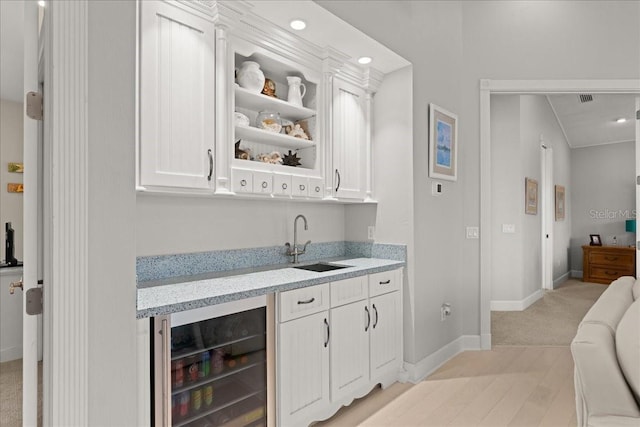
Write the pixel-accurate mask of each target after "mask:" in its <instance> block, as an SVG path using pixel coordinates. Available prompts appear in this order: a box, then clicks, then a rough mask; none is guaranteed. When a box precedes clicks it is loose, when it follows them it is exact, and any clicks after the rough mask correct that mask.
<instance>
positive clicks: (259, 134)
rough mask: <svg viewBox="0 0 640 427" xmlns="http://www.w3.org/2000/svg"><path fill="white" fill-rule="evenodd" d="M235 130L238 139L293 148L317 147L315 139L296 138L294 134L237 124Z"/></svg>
mask: <svg viewBox="0 0 640 427" xmlns="http://www.w3.org/2000/svg"><path fill="white" fill-rule="evenodd" d="M235 131H236V140H238V139H246V140H248V141H253V142H259V143H261V144H268V145H273V146H276V147H282V148H287V149H292V150H297V149H299V148H309V147H315V145H316V143H315V142H314V141H309V140H306V139H301V138H294V137H293V136H289V135H285V134H282V133H275V132H269V131H266V130H262V129H258V128H255V127H251V126H236V127H235Z"/></svg>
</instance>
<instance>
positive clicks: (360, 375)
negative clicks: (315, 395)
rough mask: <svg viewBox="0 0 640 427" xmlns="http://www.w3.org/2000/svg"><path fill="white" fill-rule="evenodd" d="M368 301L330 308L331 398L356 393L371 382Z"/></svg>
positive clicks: (370, 322)
mask: <svg viewBox="0 0 640 427" xmlns="http://www.w3.org/2000/svg"><path fill="white" fill-rule="evenodd" d="M371 325H372V319H371V311H370V308H369V305H368V301H367V300H364V301H359V302H355V303H352V304H347V305H343V306H342V307H337V308H332V309H331V326H332V337H331V351H330V354H331V401H332V402H336V401H339V400H340V399H342V398H345V397H350V396H353V395H354V392H355V391H357V390H358V389H359V388H360V387H363V386H365V385H366V384H367V383H368V382H369V330H370V329H371Z"/></svg>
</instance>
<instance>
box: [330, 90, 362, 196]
mask: <svg viewBox="0 0 640 427" xmlns="http://www.w3.org/2000/svg"><path fill="white" fill-rule="evenodd" d="M364 98H365V92H364V90H362V89H361V88H358V87H357V86H355V85H352V84H349V83H347V82H344V81H342V80H340V79H335V81H334V86H333V101H332V102H333V187H334V191H335V193H334V194H335V196H336V197H338V198H345V199H364V196H365V192H366V179H367V176H366V173H367V169H366V168H367V163H368V161H369V160H368V159H367V157H366V156H367V143H368V141H367V126H369V123H367V118H366V117H365V99H364Z"/></svg>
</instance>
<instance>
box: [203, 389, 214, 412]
mask: <svg viewBox="0 0 640 427" xmlns="http://www.w3.org/2000/svg"><path fill="white" fill-rule="evenodd" d="M212 404H213V386H212V385H211V384H208V385H206V386H205V387H204V406H206V407H209V406H211V405H212Z"/></svg>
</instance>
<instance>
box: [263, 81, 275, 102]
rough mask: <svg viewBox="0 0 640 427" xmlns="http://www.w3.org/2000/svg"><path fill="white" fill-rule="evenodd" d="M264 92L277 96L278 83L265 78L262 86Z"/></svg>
mask: <svg viewBox="0 0 640 427" xmlns="http://www.w3.org/2000/svg"><path fill="white" fill-rule="evenodd" d="M262 93H263V94H264V95H267V96H272V97H274V98H277V96H276V84H275V82H274V81H273V80H271V79H265V80H264V87H263V88H262Z"/></svg>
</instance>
